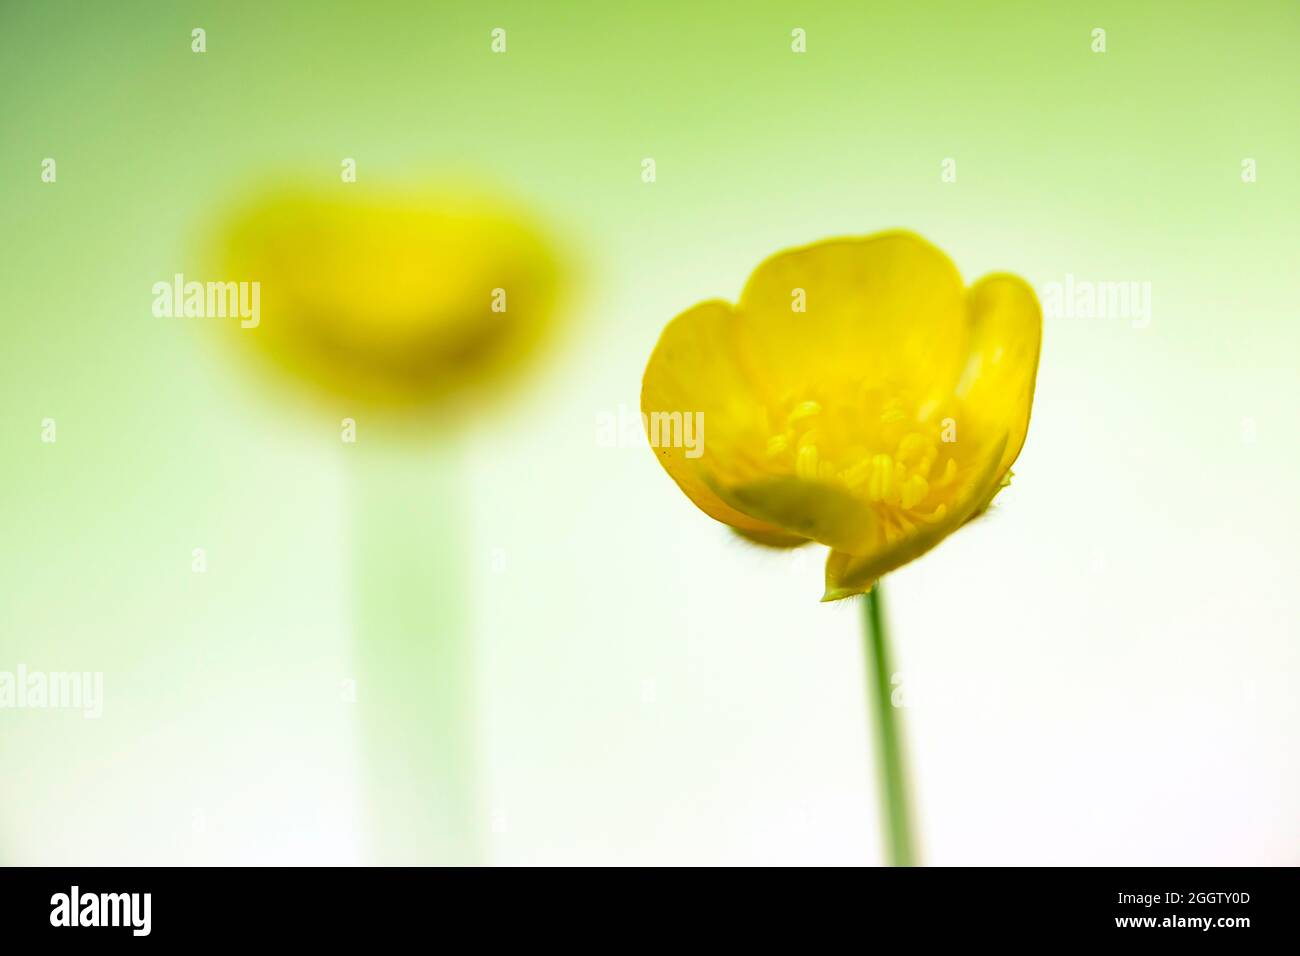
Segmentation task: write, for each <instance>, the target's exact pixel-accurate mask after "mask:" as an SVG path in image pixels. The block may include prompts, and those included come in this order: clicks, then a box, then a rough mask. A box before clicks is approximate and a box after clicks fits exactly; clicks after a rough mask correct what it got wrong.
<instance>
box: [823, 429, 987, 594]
mask: <svg viewBox="0 0 1300 956" xmlns="http://www.w3.org/2000/svg"><path fill="white" fill-rule="evenodd" d="M1006 444H1007V443H1006V439H1005V438H1003V439H1001V440H999V441H997V442H996V443H995V444H993V445H991V446H989V447H988V448H987V449H986V450H985V452H984V454H983V455H982V456H980V458H979V459H978V460H977V462H976V464H975V465H974V466H973V467H971V468H969V469H968V470H967V474H965V475H964V476H963V475H959V476H958V477H957V478H956V480H957V481H958V482H959V483H960V485H959V490H958V491H957V492H956V494H955V497H954V498H953V500H952V505H951V506H950V507H947V508H945V510H944V514H943V516H942V517H941V518H940V519H939V520H936V521H933V522H929V523H923V524H921V525H918V526H917V527H916V529H915V530H913V531H910V532H908V533H907V534H905V535H903V536H901V537H899V538H897V539H896V540H894V541H891V542H886V543H884V544H883V546H881V547H879V548H877V549H874V550H871V551H868V552H866V553H864V554H851V553H849V551H848V550H846V549H843V548H837V549H835V550H833V551H832V552H831V554H830V556H829V557H828V558H827V559H826V593H825V594H824V595H823V596H822V600H823V601H838V600H840V599H841V598H846V597H851V596H852V595H854V594H865V593H866V592H867V591H870V590H871V588H872V586H873V585H874V584H875V583H876V581H878V580H879V579H880V577H881V575H883V574H885V573H887V572H889V571H892V570H894V569H895V568H899V567H902V566H903V565H904V564H906V563H907V562H909V561H911V560H913V559H914V558H918V557H920V556H921V555H922V554H924V553H925V552H926V551H929V550H930V549H931V548H933V547H934V546H935V545H936V544H938V543H939V542H940V541H942V540H943V539H944V538H946V537H947V536H948V535H950V534H951V533H952V532H953V531H955V530H956V529H957V528H959V527H961V526H962V525H963V524H965V523H966V522H967V521H968V520H969V519H970V518H971V516H972V515H974V514H976V513H977V512H978V510H979V509H980V508H982V507H983V506H985V505H986V504H987V501H988V499H989V498H991V497H992V495H993V493H994V492H995V491H996V490H997V487H998V485H999V484H1000V482H1001V472H1000V470H999V469H1000V467H1001V463H1002V457H1003V454H1004V452H1005V449H1006Z"/></svg>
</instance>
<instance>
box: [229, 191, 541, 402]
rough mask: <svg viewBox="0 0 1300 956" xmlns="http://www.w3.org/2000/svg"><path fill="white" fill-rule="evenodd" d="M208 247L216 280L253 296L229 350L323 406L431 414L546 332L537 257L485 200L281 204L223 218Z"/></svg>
mask: <svg viewBox="0 0 1300 956" xmlns="http://www.w3.org/2000/svg"><path fill="white" fill-rule="evenodd" d="M222 242H223V249H222V250H221V253H220V254H221V257H222V260H223V262H224V268H225V270H226V273H225V274H226V275H229V276H231V277H236V278H239V279H244V280H252V281H257V282H259V283H260V285H261V310H262V320H261V322H260V324H259V325H258V327H257V328H255V329H250V330H248V331H247V333H245V334H244V335H243V336H242V337H241V339H240V341H248V342H249V343H251V344H252V345H254V346H255V347H257V348H259V349H261V350H262V351H264V352H265V353H267V354H269V355H270V356H272V357H273V358H274V359H275V360H276V361H277V362H278V363H279V364H281V365H282V366H283V367H285V368H287V369H288V370H289V371H290V372H291V373H293V374H294V375H295V376H297V377H300V378H305V379H308V380H310V381H312V382H314V383H315V384H317V385H319V386H322V387H323V388H324V389H325V390H326V391H327V392H329V393H332V394H335V395H343V396H346V397H348V398H352V399H359V400H362V401H365V402H369V403H373V404H376V405H382V406H396V407H406V406H410V407H418V406H421V405H425V404H428V403H429V402H431V401H435V400H437V401H440V400H442V399H444V398H445V397H446V396H447V395H449V394H450V393H453V392H457V391H461V390H463V388H464V387H465V386H467V385H471V384H474V385H479V384H482V383H484V382H495V381H497V380H499V379H500V378H501V377H502V373H506V374H508V373H510V372H511V371H513V370H514V369H515V367H516V366H518V365H519V364H520V363H521V362H522V361H524V360H525V359H527V358H529V357H530V356H531V355H532V354H533V353H534V351H535V350H536V346H537V345H538V344H539V342H541V341H542V340H543V338H544V337H545V335H546V334H547V333H548V331H549V328H550V326H551V325H552V324H553V318H554V313H555V304H556V295H557V288H558V283H557V271H556V265H555V259H554V257H553V255H552V253H551V250H550V248H549V246H548V245H547V244H546V243H545V242H544V240H543V239H542V238H541V236H540V234H539V233H538V232H537V231H536V230H535V229H534V228H533V227H532V226H531V225H530V224H529V223H528V222H527V221H526V220H525V219H524V218H523V217H521V215H520V214H519V213H518V212H516V211H514V210H512V209H510V208H508V207H506V206H504V205H502V204H500V203H497V202H495V201H489V200H483V199H476V198H465V196H464V195H463V194H462V195H458V196H453V195H451V194H450V192H448V193H447V194H439V193H416V192H409V191H396V190H390V191H374V190H365V191H360V187H359V186H346V187H336V188H335V189H334V190H332V191H328V192H326V191H320V192H311V191H301V190H299V191H291V192H288V193H282V194H278V195H276V196H274V197H272V198H268V199H266V200H263V201H261V202H257V203H254V204H252V205H250V206H249V207H247V208H246V209H245V210H244V211H242V212H241V213H239V214H238V215H237V216H235V217H233V220H232V222H231V223H230V224H229V225H228V227H227V228H226V230H225V231H224V232H223V234H222Z"/></svg>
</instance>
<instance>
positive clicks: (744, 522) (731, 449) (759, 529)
mask: <svg viewBox="0 0 1300 956" xmlns="http://www.w3.org/2000/svg"><path fill="white" fill-rule="evenodd" d="M732 319H733V314H732V310H731V307H730V306H729V305H728V304H727V303H725V302H719V301H711V302H702V303H700V304H699V305H697V306H695V307H694V308H691V309H688V310H687V311H685V312H683V313H682V314H681V315H679V316H677V318H675V319H673V320H672V321H671V322H669V323H668V326H667V327H666V328H665V329H664V331H663V334H662V335H661V336H660V337H659V342H658V344H657V345H656V346H655V349H654V352H653V353H652V354H651V356H650V361H649V363H648V364H647V365H646V370H645V376H644V378H643V379H642V383H641V411H642V414H643V415H644V416H645V424H646V426H647V429H648V431H649V433H650V434H649V437H650V441H651V444H652V446H655V447H654V448H653V450H654V453H655V455H656V456H657V457H658V459H659V463H660V464H661V465H663V467H664V469H665V470H666V471H667V472H668V474H669V475H670V476H671V477H672V479H673V481H675V482H677V485H678V487H680V488H681V489H682V491H684V492H685V493H686V496H687V497H688V498H690V499H691V501H693V502H694V503H695V505H696V506H697V507H698V508H699V509H700V510H701V511H703V512H704V513H705V514H707V515H709V516H710V517H711V518H715V519H717V520H718V521H721V522H723V523H724V524H728V525H730V526H731V527H733V528H734V529H736V530H737V531H739V532H741V533H742V534H745V535H746V536H748V537H751V538H753V539H755V540H758V541H760V542H761V543H763V544H766V545H769V546H772V547H789V546H793V545H795V544H801V543H803V541H804V539H802V538H798V537H795V536H792V535H790V534H789V533H787V532H785V531H783V530H782V529H781V528H779V527H775V526H773V525H772V524H770V523H768V522H766V521H763V520H760V519H759V518H757V517H754V516H752V515H749V514H746V513H745V512H744V511H742V510H740V509H738V508H735V507H733V506H732V505H729V504H727V503H726V502H724V501H723V500H722V498H721V497H719V496H718V494H717V493H716V492H715V491H714V490H713V487H711V486H714V485H717V484H719V483H728V482H731V481H735V480H737V479H738V477H740V476H741V475H742V474H748V475H751V476H752V475H753V474H758V473H760V471H759V469H760V467H761V466H760V465H759V463H758V461H759V458H760V457H761V456H762V455H763V454H764V452H765V450H766V443H767V439H768V436H767V434H766V432H765V430H764V426H763V422H762V407H761V406H760V405H759V404H758V403H757V401H756V400H755V398H754V395H753V391H752V389H751V388H750V386H749V382H748V381H747V380H746V378H745V376H744V374H743V373H742V372H741V370H740V367H739V366H738V365H737V364H736V355H735V342H734V339H733V336H732V332H733V329H732ZM697 412H698V413H701V414H702V416H703V418H702V421H703V426H704V427H703V434H702V435H694V436H692V437H694V438H698V439H700V440H701V442H702V447H699V448H698V449H692V448H690V447H687V446H686V442H685V441H684V438H685V434H684V433H682V437H683V441H682V442H681V443H674V442H673V441H672V440H667V441H665V440H664V439H665V438H669V439H671V437H672V436H673V431H672V428H671V427H669V423H670V422H671V421H672V419H671V418H670V416H673V415H677V416H680V419H678V420H680V421H683V422H684V421H685V420H686V416H691V420H695V419H694V416H695V414H696V413H697ZM696 452H698V454H697V453H696ZM718 466H723V468H724V470H725V474H721V473H720V472H719V467H718Z"/></svg>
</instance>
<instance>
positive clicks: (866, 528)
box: [641, 232, 1042, 601]
mask: <svg viewBox="0 0 1300 956" xmlns="http://www.w3.org/2000/svg"><path fill="white" fill-rule="evenodd" d="M1041 334H1042V319H1041V313H1040V310H1039V306H1038V300H1037V298H1036V297H1035V295H1034V292H1033V290H1032V289H1031V288H1030V287H1029V286H1028V285H1027V284H1026V283H1025V282H1024V281H1023V280H1021V279H1019V278H1017V277H1015V276H1012V275H1005V274H995V275H989V276H986V277H985V278H983V279H981V280H980V281H979V282H977V283H975V285H974V286H972V287H971V288H969V289H966V288H965V287H964V286H963V283H962V279H961V276H960V275H959V274H958V272H957V269H956V267H955V266H953V264H952V262H951V261H950V260H949V259H948V257H947V256H945V255H944V254H943V253H942V252H941V251H939V250H938V249H937V248H935V247H934V246H932V245H930V244H929V243H928V242H926V241H925V240H923V239H921V238H920V237H919V236H916V235H913V234H911V233H906V232H887V233H879V234H877V235H874V236H869V237H866V238H858V239H834V240H827V241H825V242H819V243H816V244H814V245H811V246H806V247H804V248H801V249H794V250H790V251H787V252H782V253H779V254H778V255H776V256H773V257H772V258H770V259H768V260H767V261H766V262H764V263H763V264H762V265H760V266H759V267H758V269H757V270H756V271H755V272H754V273H753V275H751V276H750V277H749V281H748V283H747V284H746V285H745V288H744V290H743V291H742V293H741V296H740V301H739V303H738V304H736V305H735V306H732V305H730V304H729V303H726V302H722V301H718V300H713V301H709V302H704V303H701V304H699V305H697V306H695V307H694V308H692V309H689V310H687V311H686V312H683V313H682V314H681V315H679V316H677V317H676V318H675V319H673V321H672V322H670V323H669V324H668V326H667V328H665V329H664V331H663V334H662V335H661V337H660V339H659V343H658V345H657V346H656V347H655V350H654V353H653V354H652V355H651V356H650V361H649V363H648V365H647V366H646V371H645V378H644V381H643V384H642V391H641V408H642V412H643V418H644V420H645V421H646V422H647V425H648V428H649V430H650V432H651V434H650V440H651V444H652V445H653V446H654V447H655V452H656V455H657V456H658V458H659V461H660V463H661V464H662V465H663V466H664V468H665V469H666V470H667V471H668V474H669V475H670V476H671V477H672V478H673V480H674V481H676V482H677V484H678V485H679V486H680V487H681V489H682V491H684V492H685V493H686V495H687V496H688V497H689V498H690V499H691V501H693V502H694V503H695V504H696V506H698V507H699V508H700V510H702V511H704V512H705V513H706V514H708V515H709V516H711V517H713V518H716V519H717V520H718V521H721V522H724V523H725V524H728V525H730V526H731V527H732V528H734V529H735V530H736V531H738V532H739V533H740V534H742V535H744V536H746V537H747V538H750V539H751V540H754V541H757V542H760V543H762V544H767V545H772V546H776V547H793V546H797V545H801V544H806V543H808V542H809V541H816V542H820V543H821V544H825V545H828V546H829V547H830V548H831V553H830V557H829V559H828V560H827V563H826V593H825V596H824V597H823V600H825V601H831V600H837V599H839V598H844V597H848V596H850V595H853V594H860V593H864V592H866V591H868V590H870V589H871V587H872V586H873V585H874V583H875V582H876V580H877V579H879V578H880V576H881V575H883V574H885V573H886V572H888V571H891V570H893V569H894V568H897V567H899V566H900V565H902V564H905V563H906V562H908V561H910V560H912V559H913V558H915V557H917V556H919V555H920V554H922V553H924V552H925V551H928V550H929V549H930V548H932V547H934V545H936V544H937V543H938V542H939V541H940V540H942V539H943V538H944V537H946V536H947V535H949V534H950V533H952V532H953V531H954V530H956V529H957V528H958V527H960V526H961V525H962V524H964V523H965V522H967V521H969V520H970V519H971V518H973V517H974V516H976V515H978V514H979V513H980V512H982V511H983V510H984V509H985V508H987V507H988V505H989V503H990V502H991V501H992V499H993V496H994V495H996V494H997V492H998V490H999V489H1000V488H1001V487H1003V486H1004V485H1005V484H1006V482H1007V480H1008V479H1009V476H1010V468H1011V464H1012V462H1014V461H1015V460H1016V456H1017V455H1019V454H1020V448H1021V446H1022V445H1023V444H1024V440H1025V433H1026V431H1027V429H1028V427H1029V412H1030V407H1031V405H1032V403H1033V396H1034V379H1035V375H1036V373H1037V368H1038V352H1039V342H1040V339H1041ZM674 413H679V414H680V415H681V416H686V415H689V414H691V413H703V418H702V421H703V424H704V427H705V438H704V443H703V446H704V452H703V454H699V451H698V449H697V450H696V453H695V454H694V455H688V454H687V453H686V452H687V450H688V449H686V448H684V447H680V445H681V443H679V442H675V441H674V440H673V435H672V433H671V428H668V427H667V425H668V423H671V422H675V421H677V420H681V419H679V418H675V417H674Z"/></svg>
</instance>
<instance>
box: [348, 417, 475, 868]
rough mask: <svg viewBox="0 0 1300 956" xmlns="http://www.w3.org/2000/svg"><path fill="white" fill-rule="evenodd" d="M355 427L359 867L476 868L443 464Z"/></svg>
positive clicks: (464, 681)
mask: <svg viewBox="0 0 1300 956" xmlns="http://www.w3.org/2000/svg"><path fill="white" fill-rule="evenodd" d="M379 432H380V429H378V428H375V427H372V428H371V429H369V430H362V429H359V430H358V436H357V441H356V444H355V445H347V446H345V448H344V451H345V454H346V455H348V456H349V457H350V458H351V464H352V468H351V471H352V477H353V479H354V484H353V489H352V494H353V514H354V520H353V527H352V553H353V561H354V563H353V569H352V572H353V588H354V600H355V605H354V640H353V672H354V674H355V680H356V707H357V712H358V713H357V716H358V719H359V727H360V732H361V745H362V748H363V755H362V757H363V764H362V765H363V768H364V771H365V786H364V789H363V794H362V795H363V797H364V799H365V803H366V815H367V821H366V822H367V831H368V832H367V837H368V844H369V848H370V857H371V862H374V863H380V864H387V865H412V864H452V865H463V864H474V863H478V862H481V843H482V839H483V838H482V835H481V829H482V828H481V826H480V820H479V819H478V818H479V815H480V814H479V812H478V805H479V802H478V800H477V787H476V783H477V781H476V771H477V766H476V760H475V746H474V744H475V735H476V722H475V719H474V716H475V715H474V695H473V683H474V673H473V655H472V651H473V647H472V643H471V635H470V628H469V624H468V620H467V618H468V615H467V614H466V609H465V604H464V598H463V594H464V560H465V549H464V548H463V547H461V537H462V532H461V527H460V520H459V518H460V512H459V508H460V505H459V495H458V493H457V492H458V490H459V489H458V487H457V485H458V483H457V480H456V473H457V471H458V469H457V467H456V464H457V463H456V461H455V460H454V458H455V456H454V455H453V454H452V453H451V451H450V450H449V449H448V448H447V447H445V446H443V445H439V444H434V443H433V442H431V441H430V440H429V438H428V437H427V436H418V435H405V434H398V433H387V434H381V433H379Z"/></svg>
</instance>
